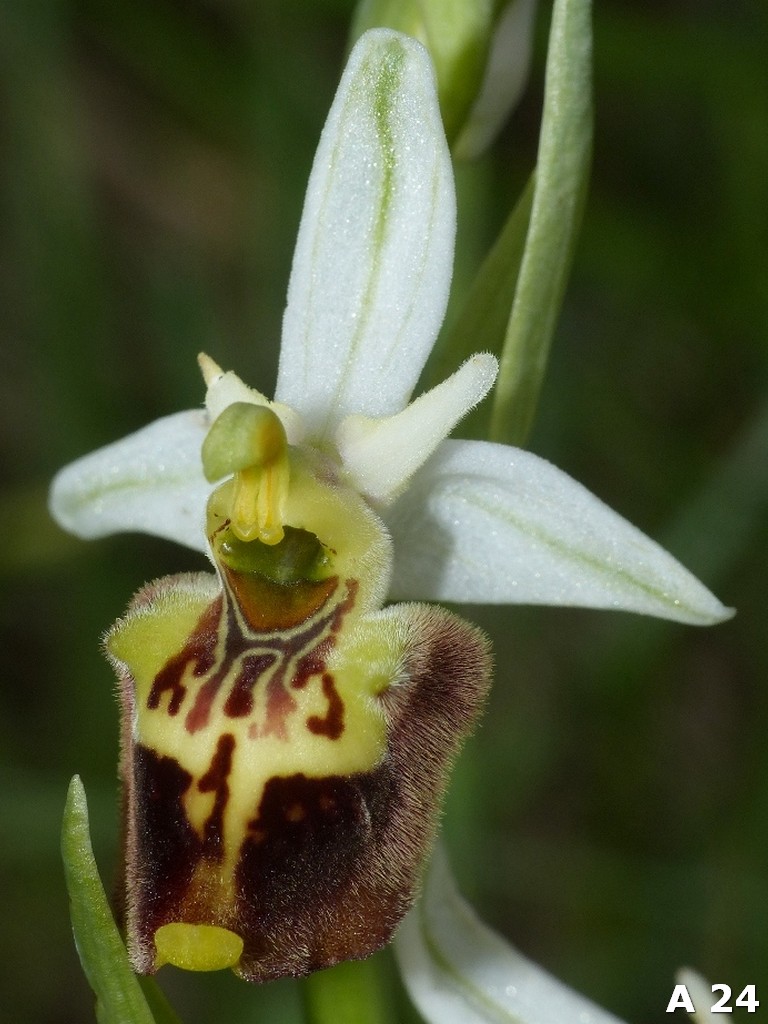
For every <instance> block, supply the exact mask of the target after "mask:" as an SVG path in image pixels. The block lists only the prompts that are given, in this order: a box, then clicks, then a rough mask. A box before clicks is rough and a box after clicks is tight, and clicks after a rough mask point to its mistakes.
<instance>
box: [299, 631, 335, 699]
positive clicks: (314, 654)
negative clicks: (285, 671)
mask: <svg viewBox="0 0 768 1024" xmlns="http://www.w3.org/2000/svg"><path fill="white" fill-rule="evenodd" d="M335 643H336V638H335V637H332V636H328V637H326V638H325V639H324V640H321V641H320V643H319V644H317V646H316V647H313V648H312V650H311V651H309V652H308V653H307V654H305V655H304V656H303V657H301V658H299V662H298V664H297V666H296V671H295V672H294V673H293V679H292V680H291V686H292V687H293V688H294V689H295V690H301V689H303V688H304V687H305V686H306V685H307V683H308V682H309V680H310V679H311V678H312V676H319V675H322V674H323V672H325V668H326V665H327V663H328V655H329V654H330V652H331V649H332V648H333V646H334V644H335Z"/></svg>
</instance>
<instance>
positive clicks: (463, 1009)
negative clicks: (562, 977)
mask: <svg viewBox="0 0 768 1024" xmlns="http://www.w3.org/2000/svg"><path fill="white" fill-rule="evenodd" d="M395 955H396V956H397V960H398V964H399V966H400V971H401V974H402V976H403V981H404V982H405V985H406V988H407V989H408V992H409V994H410V996H411V999H412V1000H413V1002H414V1003H415V1004H416V1007H417V1009H418V1011H419V1013H420V1014H421V1015H422V1016H423V1017H424V1018H425V1020H427V1021H430V1022H432V1024H505V1022H506V1024H620V1021H619V1020H618V1018H617V1017H614V1016H613V1014H611V1013H608V1012H607V1011H606V1010H602V1009H600V1007H598V1006H596V1005H595V1004H594V1003H591V1002H590V1001H589V1000H587V999H585V998H584V997H583V996H581V995H579V994H578V993H577V992H574V991H573V989H570V988H568V987H567V986H566V985H563V984H562V982H559V981H558V980H557V979H556V978H554V977H553V976H552V975H551V974H548V973H547V972H546V971H544V970H543V969H542V968H541V967H538V966H537V965H536V964H534V963H532V962H531V961H530V960H528V959H526V958H525V957H524V956H522V955H521V954H520V953H518V952H517V951H516V950H515V949H513V948H512V946H510V945H509V943H507V942H505V941H504V939H502V937H501V936H500V935H498V934H497V933H496V932H494V931H492V930H491V929H490V928H488V927H487V925H485V924H483V922H482V921H481V920H480V919H479V918H478V917H477V915H476V914H475V913H474V911H473V910H472V908H471V907H470V906H469V904H468V903H467V902H466V901H465V900H464V899H463V898H462V896H461V894H460V893H459V891H458V890H457V888H456V885H455V883H454V881H453V879H452V877H451V873H450V868H449V867H448V862H447V859H446V857H445V855H444V853H443V852H442V851H441V850H439V849H438V850H437V851H436V852H435V855H434V856H433V858H432V863H431V865H430V867H429V869H428V871H427V876H426V879H425V883H424V891H423V893H422V896H421V900H420V901H419V903H418V904H417V905H416V906H415V907H414V909H413V910H412V911H410V913H409V914H408V916H407V917H406V918H405V920H404V921H403V923H402V925H401V926H400V929H399V931H398V933H397V937H396V939H395Z"/></svg>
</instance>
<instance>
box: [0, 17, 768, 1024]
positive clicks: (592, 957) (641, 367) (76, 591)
mask: <svg viewBox="0 0 768 1024" xmlns="http://www.w3.org/2000/svg"><path fill="white" fill-rule="evenodd" d="M596 7H597V9H596V11H595V47H596V56H595V63H596V70H595V85H596V143H595V158H594V174H593V181H592V187H591V192H590V199H589V203H588V206H587V209H586V215H585V222H584V227H583V232H582V236H581V242H580V245H579V249H578V252H577V257H576V263H575V267H574V272H573V277H572V281H571V284H570V287H569V290H568V293H567V298H566V307H565V310H564V313H563V317H562V320H561V323H560V327H559V330H558V333H557V337H556V339H555V344H554V349H553V354H552V359H551V366H550V373H549V376H548V379H547V381H546V384H545V387H544V391H543V396H542V402H541V407H540V414H539V418H538V421H537V426H536V429H535V431H534V434H533V436H532V439H531V447H532V449H533V450H534V451H536V452H537V453H539V454H541V455H543V456H545V457H547V458H549V459H551V460H552V461H554V462H556V463H557V464H558V465H559V466H561V467H563V468H564V469H565V470H567V471H568V472H569V473H570V474H571V475H573V476H575V477H577V478H578V479H579V480H581V481H582V482H583V483H585V484H586V485H587V486H588V487H589V488H590V489H591V490H593V491H594V492H596V493H597V494H599V495H600V496H601V497H602V498H603V499H605V500H606V501H607V502H608V503H609V504H611V505H613V506H614V507H615V508H617V509H618V510H619V511H620V512H622V513H623V514H624V515H625V516H627V517H628V518H630V519H631V520H633V521H634V522H636V523H637V525H639V526H640V527H641V528H643V529H644V530H645V531H646V532H648V533H650V534H651V535H653V536H654V537H656V538H658V539H659V540H660V541H662V542H663V543H665V544H666V545H667V546H669V547H670V549H671V550H672V551H673V552H674V553H675V554H677V555H678V556H679V557H680V558H681V559H682V560H683V561H685V562H686V564H688V565H689V567H690V568H691V569H692V570H693V571H694V572H696V573H697V574H698V575H699V576H700V577H701V578H702V579H703V580H704V581H705V582H706V583H707V584H708V585H709V586H710V587H711V588H712V589H714V590H715V591H716V592H717V594H718V596H719V597H721V599H723V600H724V601H725V602H726V603H729V604H733V605H736V606H738V609H739V614H738V616H737V617H736V618H735V619H734V620H733V621H732V622H729V623H727V624H725V625H723V626H719V627H717V628H715V629H712V630H698V629H694V628H690V627H684V626H679V625H675V624H666V623H656V622H650V621H646V620H642V619H639V618H632V617H630V616H625V615H621V614H609V613H598V612H588V611H572V610H551V609H527V608H521V609H496V610H494V609H482V608H473V609H469V610H468V611H467V615H468V616H469V617H472V618H473V619H475V620H476V621H479V622H481V623H483V624H484V625H485V626H486V627H487V628H488V630H489V631H490V633H491V634H492V636H493V637H494V641H495V645H496V658H497V665H498V670H497V679H496V684H495V689H494V693H493V697H492V700H491V703H490V707H489V709H488V713H487V715H486V718H485V720H484V723H483V725H482V728H481V730H480V732H479V733H478V735H477V736H476V737H475V738H474V739H473V741H472V742H471V743H470V745H469V746H468V748H467V750H466V751H465V754H464V756H463V758H462V761H461V764H460V766H459V768H458V771H457V773H456V778H455V784H454V786H453V789H452V792H451V797H450V800H449V808H448V813H447V818H446V833H447V837H448V842H449V847H450V849H451V852H452V855H453V860H454V862H455V864H456V868H457V871H458V873H459V876H460V878H461V881H462V884H463V887H464V889H465V891H466V892H467V894H468V895H469V896H471V898H472V899H473V901H474V902H475V903H476V905H477V906H478V907H479V908H480V910H481V912H482V913H483V914H484V916H485V917H486V919H487V920H488V921H490V922H491V923H493V924H494V926H496V927H497V928H498V929H499V930H500V931H502V932H503V933H504V934H505V935H506V936H508V937H509V938H510V939H511V940H512V941H513V942H515V944H516V945H517V946H518V947H519V948H520V949H521V950H523V951H524V952H526V953H527V954H529V955H531V956H533V957H534V958H536V959H537V960H539V961H540V962H542V963H544V964H546V965H547V966H548V967H549V968H550V969H552V970H553V971H554V972H555V973H556V974H557V975H558V976H560V977H561V978H563V979H565V980H567V981H569V982H570V983H571V984H572V985H574V986H575V987H577V988H579V989H581V990H582V991H583V992H585V993H587V994H589V995H590V996H591V997H592V998H593V999H595V1000H596V1001H598V1002H600V1003H602V1004H604V1005H605V1006H606V1007H608V1008H610V1009H611V1010H613V1011H614V1012H616V1013H617V1014H619V1015H620V1016H622V1017H623V1018H626V1019H627V1020H628V1021H632V1022H634V1024H661V1022H663V1021H665V1020H667V1019H669V1018H667V1017H666V1015H665V1012H664V1011H665V1008H666V1005H667V1001H668V999H669V997H670V995H671V991H672V985H673V971H674V970H675V969H676V968H677V967H678V966H679V965H682V964H691V965H692V966H696V967H697V968H699V969H700V970H702V971H704V972H705V973H706V974H707V976H708V977H709V978H710V980H711V981H712V982H722V983H727V984H729V985H731V986H732V987H733V989H734V990H735V992H738V991H740V990H741V988H742V987H743V986H744V985H746V984H748V983H754V984H757V985H758V997H762V1000H763V1002H764V1005H768V971H766V967H765V965H766V964H768V925H767V924H766V921H767V920H768V915H767V914H766V910H767V909H768V874H767V872H766V863H767V858H766V852H767V847H768V744H766V741H765V740H766V735H768V699H767V697H766V687H765V680H766V677H767V676H768V671H767V670H768V644H766V641H765V606H766V569H767V568H768V566H767V564H766V561H767V560H766V555H767V553H768V517H767V516H766V514H765V513H766V499H767V498H768V387H767V384H768V374H767V373H766V370H767V366H766V363H767V361H768V344H767V343H766V336H767V332H768V199H767V197H766V182H768V10H767V9H766V5H765V4H763V3H760V2H759V0H751V2H750V0H645V2H644V3H643V4H637V3H633V2H631V0H603V2H601V3H599V4H597V5H596ZM351 10H352V4H351V3H349V2H345V0H318V2H314V3H310V2H308V0H305V2H301V0H285V2H282V3H280V4H277V3H273V2H269V0H220V2H214V0H209V2H204V0H187V2H184V0H130V2H128V0H110V2H109V3H97V2H94V0H36V2H34V3H30V2H28V0H4V3H3V5H2V12H1V13H0V23H2V24H1V26H0V81H1V82H2V100H1V101H0V132H2V159H1V161H0V187H1V190H2V191H1V196H0V202H1V203H2V206H1V207H0V225H1V227H2V236H1V238H0V261H2V262H1V266H0V288H1V289H2V292H1V293H0V301H1V303H2V309H3V316H2V328H0V330H2V336H3V337H2V346H1V348H0V358H1V359H2V363H1V364H0V365H1V371H0V389H1V390H0V396H1V397H0V423H1V425H2V429H1V430H0V459H1V464H2V473H3V490H2V496H1V497H0V525H2V537H3V543H2V547H1V548H0V571H1V572H2V581H3V588H2V612H1V618H2V651H3V673H2V678H1V679H0V701H1V702H2V703H1V704H0V765H2V773H3V786H2V807H1V808H0V876H2V877H1V879H0V892H2V893H3V900H2V910H1V911H0V913H1V914H2V921H3V927H2V929H0V964H1V965H2V966H0V978H1V979H2V980H1V989H0V1006H2V1011H0V1012H2V1016H3V1019H4V1020H8V1021H14V1022H16V1024H28V1022H35V1024H73V1022H86V1021H89V1020H92V1019H93V1015H92V999H91V995H90V992H89V991H88V989H87V986H86V983H85V981H84V979H83V978H82V976H81V973H80V970H79V966H78V963H77V958H76V954H75V951H74V948H73V945H72V942H71V938H70V934H69V922H68V916H67V906H66V896H65V892H64V884H63V879H62V872H61V868H60V863H59V852H58V841H59V840H58V833H59V821H60V814H61V810H62V807H63V801H64V795H65V791H66V786H67V783H68V780H69V777H70V776H71V775H72V774H73V773H74V772H76V771H77V772H79V773H80V774H81V775H82V777H83V780H84V782H85V785H86V789H87V791H88V794H89V798H90V803H91V814H92V827H93V832H94V843H95V846H96V850H97V855H98V858H99V861H100V864H101V865H102V871H103V874H104V876H105V878H106V879H107V880H108V879H109V878H110V875H111V873H112V870H113V867H112V865H113V864H114V861H115V846H116V833H117V812H116V806H117V804H116V783H115V763H116V753H117V735H118V728H117V712H116V706H115V702H114V699H113V682H112V678H111V673H110V670H109V668H108V666H107V665H106V663H105V661H104V660H103V658H102V657H101V654H100V651H99V640H100V635H101V633H102V632H103V631H104V630H105V629H106V628H107V627H108V626H109V625H110V624H111V622H112V621H113V620H114V619H115V618H116V617H117V616H118V615H119V614H121V613H122V611H123V609H124V606H125V605H126V603H127V600H128V599H129V597H130V595H131V594H132V593H133V591H134V590H136V589H137V588H138V587H139V586H140V585H141V584H142V583H144V582H145V581H146V580H147V579H150V578H153V577H156V576H160V575H163V574H165V573H169V572H174V571H179V570H184V569H194V568H198V567H199V566H200V560H199V559H198V558H196V557H195V556H194V555H193V554H191V553H188V552H185V551H182V550H180V549H177V548H175V547H173V546H172V545H170V544H165V543H162V542H160V541H153V540H150V539H147V538H143V537H137V536H126V537H117V538H114V539H110V540H105V541H100V542H98V543H92V544H85V543H81V542H78V541H76V540H74V539H72V538H69V537H66V536H64V535H63V534H62V533H60V532H59V531H58V530H57V529H56V528H55V527H54V526H53V525H52V524H51V523H50V522H49V520H48V518H47V514H46V510H45V493H46V487H47V482H48V480H49V479H50V477H51V475H52V474H53V472H54V471H55V470H56V468H57V467H58V466H60V465H62V464H63V463H65V462H67V461H69V460H71V459H72V458H74V457H76V456H77V455H79V454H83V453H85V452H86V451H89V450H91V449H92V448H94V447H96V446H97V445H100V444H103V443H106V442H108V441H110V440H113V439H116V438H118V437H120V436H122V435H124V434H125V433H127V432H128V431H130V430H133V429H135V428H137V427H139V426H141V425H143V424H144V423H146V422H147V421H149V420H151V419H153V418H155V417H156V416H158V415H161V414H164V413H168V412H172V411H175V410H178V409H183V408H188V407H190V406H193V405H196V404H198V403H199V402H200V401H201V398H202V390H201V386H200V381H199V380H198V373H197V368H196V365H195V361H194V356H195V354H196V353H197V352H198V351H199V350H200V349H205V350H206V351H208V352H209V353H210V354H211V355H212V356H213V357H214V358H216V360H217V361H218V362H220V363H221V364H222V365H224V366H225V367H231V368H233V369H235V370H237V372H238V373H239V374H241V376H243V377H244V378H245V380H247V381H248V382H250V383H252V384H254V385H256V386H258V387H259V388H260V389H262V390H263V391H265V392H266V393H268V394H269V393H271V389H272V388H273V385H274V380H275V372H276V353H277V346H278V342H279V333H280V318H281V313H282V307H283V302H284V296H285V289H286V284H287V278H288V272H289V268H290V259H291V252H292V246H293V239H294V236H295V233H296V229H297V226H298V221H299V215H300V211H301V203H302V196H303V190H304V185H305V182H306V178H307V175H308V172H309V167H310V162H311V159H312V155H313V152H314V148H315V145H316V143H317V138H318V135H319V131H320V128H321V126H322V123H323V120H324V117H325V114H326V112H327V109H328V106H329V104H330V101H331V98H332V96H333V92H334V89H335V85H336V82H337V79H338V74H339V70H340V67H341V65H342V62H343V55H344V49H345V42H346V32H347V26H348V22H349V15H350V13H351ZM548 18H549V5H548V4H547V3H542V5H541V12H540V18H539V26H538V32H537V45H536V59H535V64H534V72H533V76H532V79H531V83H530V85H529V88H528V90H527V92H526V95H525V97H524V100H523V102H522V104H521V105H520V107H519V109H518V110H517V111H516V113H515V115H514V117H513V118H512V119H511V121H510V123H509V124H508V126H507V128H506V130H505V132H504V134H503V136H502V138H501V139H500V140H499V143H498V145H497V146H496V148H495V149H494V151H493V153H492V154H491V155H490V156H488V157H486V158H484V159H483V160H482V161H480V162H479V163H478V164H476V165H473V166H471V167H470V166H466V167H462V168H460V169H459V175H458V184H459V191H460V200H461V207H460V208H461V212H460V217H461V223H460V247H461V257H460V261H459V266H458V268H457V275H456V288H455V291H456V294H457V296H459V297H460V295H461V292H462V289H463V288H465V287H466V285H467V282H468V280H469V277H470V275H471V273H472V270H473V269H474V268H475V266H476V265H477V262H478V260H479V258H480V257H481V255H482V253H483V251H484V249H485V248H487V246H488V244H489V243H490V241H491V240H492V239H493V237H494V235H495V232H496V231H497V230H498V228H499V226H500V224H501V223H502V221H503V218H504V216H505V214H506V212H507V210H508V209H509V207H510V205H511V203H512V202H513V200H514V198H515V197H516V195H517V193H518V191H519V190H520V188H521V187H522V185H523V183H524V181H525V178H526V176H527V174H528V172H529V171H530V169H531V167H532V165H533V161H534V158H535V149H536V136H537V130H538V120H539V114H540V108H541V91H542V76H543V61H544V53H545V46H546V30H547V22H548ZM160 979H161V982H162V983H163V985H164V986H165V987H166V989H167V990H168V991H169V992H170V993H171V997H172V999H173V1000H174V1002H175V1004H176V1006H177V1008H178V1009H179V1011H180V1013H181V1015H182V1017H183V1019H184V1020H185V1022H187V1024H203V1022H208V1021H213V1020H232V1021H246V1020H248V1021H257V1020H269V1021H270V1022H272V1024H282V1022H283V1021H286V1022H291V1021H293V1020H295V1019H296V1005H297V1004H296V995H295V992H294V987H293V986H292V985H291V984H282V983H278V984H276V985H270V986H264V987H262V988H258V989H257V988H250V987H248V986H246V985H244V984H243V983H240V982H237V981H236V980H235V979H234V978H232V977H230V976H228V975H227V976H215V977H193V976H182V975H180V974H178V973H174V972H173V971H172V969H166V971H165V972H163V974H161V976H160ZM761 984H762V991H761V990H760V986H761ZM403 1014H404V1015H405V1011H403ZM678 1016H680V1017H681V1019H682V1014H681V1013H678ZM737 1016H738V1015H737Z"/></svg>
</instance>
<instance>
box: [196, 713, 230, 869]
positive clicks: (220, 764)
mask: <svg viewBox="0 0 768 1024" xmlns="http://www.w3.org/2000/svg"><path fill="white" fill-rule="evenodd" d="M234 749H235V737H234V736H233V735H232V734H231V733H225V734H224V735H223V736H220V737H219V742H218V743H217V745H216V752H215V754H214V755H213V758H212V760H211V764H210V767H209V768H208V771H207V772H206V773H205V775H203V777H202V778H201V779H200V781H199V782H198V783H197V788H198V790H199V791H200V792H201V793H215V794H216V797H215V799H214V802H213V810H212V811H211V813H210V815H209V816H208V818H207V819H206V822H205V826H204V831H203V845H204V849H205V854H206V855H207V856H209V857H211V858H212V859H214V860H221V859H222V857H223V856H224V831H223V830H224V810H225V808H226V806H227V800H228V799H229V783H228V782H227V779H228V778H229V773H230V771H231V770H232V754H233V752H234Z"/></svg>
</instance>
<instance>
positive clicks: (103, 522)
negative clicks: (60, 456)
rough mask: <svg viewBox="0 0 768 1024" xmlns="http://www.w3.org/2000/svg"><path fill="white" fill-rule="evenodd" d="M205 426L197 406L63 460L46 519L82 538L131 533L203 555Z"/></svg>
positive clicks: (208, 488)
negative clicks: (164, 540) (202, 455)
mask: <svg viewBox="0 0 768 1024" xmlns="http://www.w3.org/2000/svg"><path fill="white" fill-rule="evenodd" d="M209 426H210V423H209V421H208V416H207V415H206V413H205V412H204V411H203V410H202V409H200V410H197V409H193V410H188V411H187V412H178V413H175V414H174V415H173V416H164V417H163V418H162V419H159V420H155V422H154V423H150V424H149V426H147V427H144V428H143V429H141V430H139V431H137V432H136V433H135V434H129V436H128V437H124V438H123V439H122V440H120V441H116V442H115V443H114V444H110V445H107V446H106V447H104V448H99V449H98V450H97V451H95V452H91V454H90V455H85V456H84V457H83V458H81V459H77V460H76V461H75V462H72V463H70V465H68V466H65V467H64V469H62V470H60V472H59V473H57V475H56V477H55V478H54V481H53V484H52V486H51V494H50V510H51V514H52V515H53V518H54V519H55V520H56V522H57V523H58V524H59V525H60V526H62V527H63V528H64V529H65V530H69V531H70V532H71V533H74V534H76V535H77V536H78V537H84V538H86V539H90V538H93V537H104V536H106V535H107V534H110V533H119V532H122V531H136V532H138V533H149V534H152V535H153V536H155V537H165V538H167V539H168V540H175V541H177V542H178V543H179V544H184V545H186V546H187V547H189V548H193V549H194V550H196V551H203V552H204V551H206V549H207V542H206V538H205V503H206V501H207V500H208V495H209V494H210V492H211V485H210V484H209V483H208V482H207V481H206V479H205V477H204V476H203V468H202V463H201V461H200V449H201V446H202V443H203V439H204V437H205V435H206V432H207V431H208V427H209Z"/></svg>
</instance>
